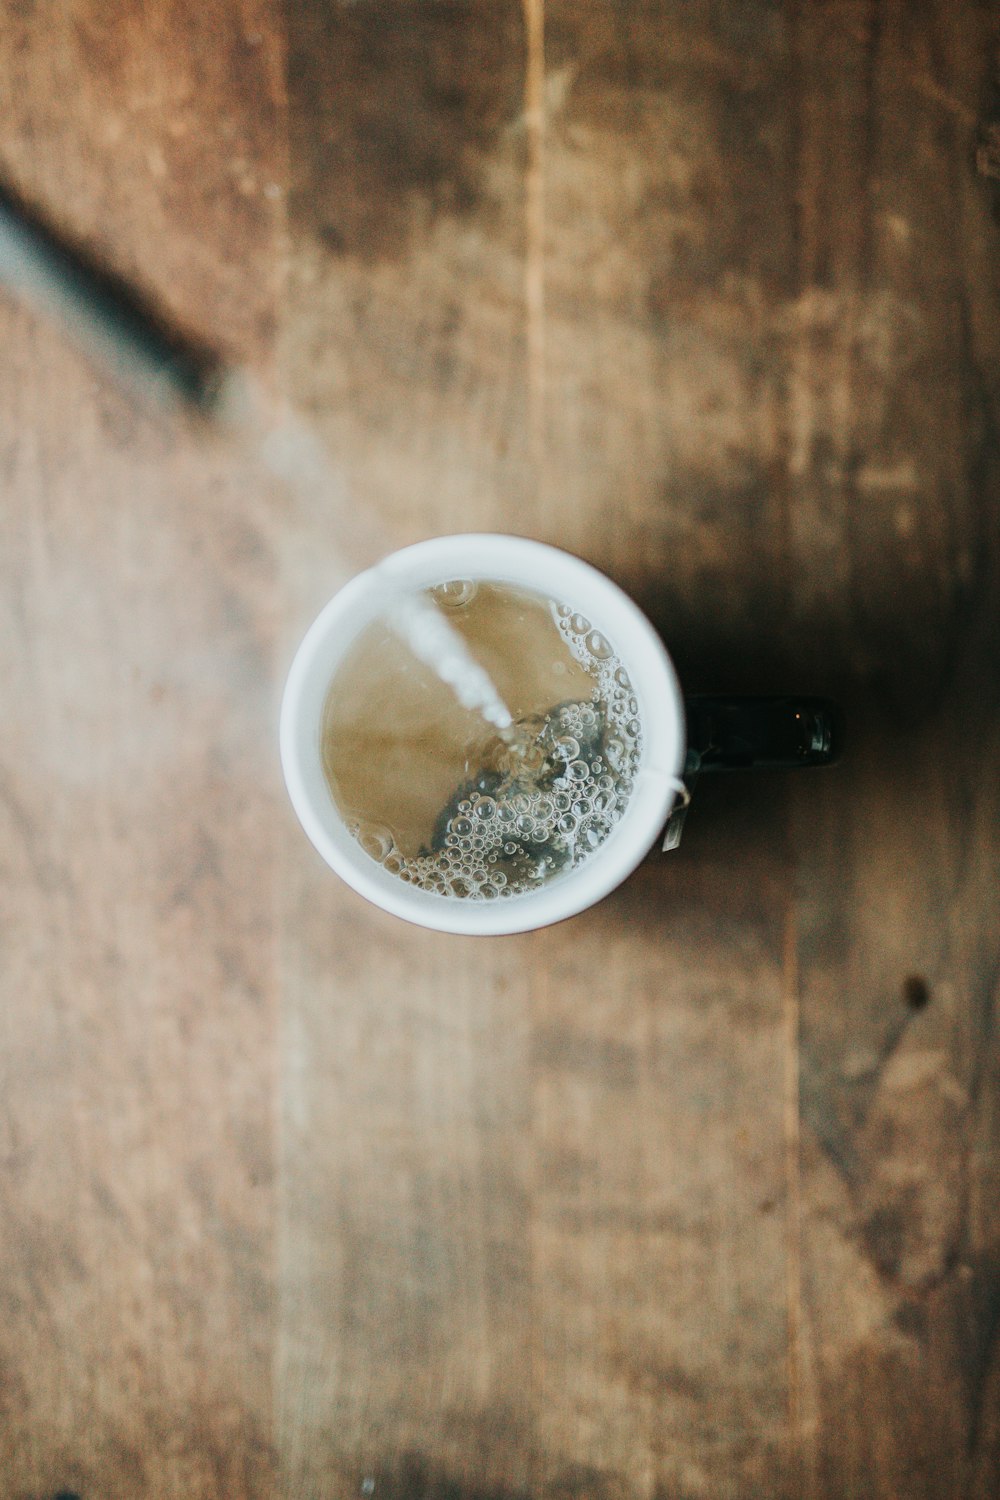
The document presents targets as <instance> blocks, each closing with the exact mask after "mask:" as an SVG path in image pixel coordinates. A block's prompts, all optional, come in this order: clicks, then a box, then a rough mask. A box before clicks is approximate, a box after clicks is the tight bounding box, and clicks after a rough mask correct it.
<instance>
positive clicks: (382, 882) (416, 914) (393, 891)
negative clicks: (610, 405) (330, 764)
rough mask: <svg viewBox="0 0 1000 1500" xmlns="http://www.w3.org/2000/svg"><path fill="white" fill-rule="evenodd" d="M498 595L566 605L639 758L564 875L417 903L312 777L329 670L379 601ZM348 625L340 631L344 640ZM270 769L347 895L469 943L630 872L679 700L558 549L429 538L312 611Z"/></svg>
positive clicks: (621, 611)
mask: <svg viewBox="0 0 1000 1500" xmlns="http://www.w3.org/2000/svg"><path fill="white" fill-rule="evenodd" d="M470 575H471V576H472V577H474V578H477V579H483V580H487V581H495V582H501V583H510V584H513V585H515V586H519V587H523V588H528V589H533V590H534V591H536V592H540V593H543V594H546V595H548V597H550V598H557V599H559V600H560V602H563V603H566V604H570V605H571V606H572V607H573V608H574V609H578V610H579V611H580V612H581V613H583V614H585V615H586V616H587V617H588V618H589V619H591V620H592V621H593V624H594V626H595V628H596V629H598V630H600V631H601V633H602V634H604V635H605V636H606V637H607V638H608V639H609V640H610V641H611V642H612V644H613V646H614V648H615V651H616V654H617V655H619V656H620V657H621V658H622V661H623V663H624V664H625V666H626V669H627V671H628V673H629V676H630V678H631V681H632V684H633V689H634V691H635V694H636V697H637V698H638V700H639V718H640V720H641V722H642V726H643V740H644V744H643V753H642V758H641V760H640V766H639V771H638V772H637V775H636V779H635V784H634V786H633V789H632V793H631V796H630V798H629V801H628V803H627V805H626V807H625V810H624V812H623V814H622V817H621V819H620V820H619V822H618V823H617V824H616V825H615V827H614V828H613V829H612V831H611V833H610V834H609V835H608V837H607V839H606V840H605V842H604V843H603V844H602V845H601V846H600V847H599V848H598V849H597V850H595V851H594V853H593V854H592V855H591V856H589V857H588V858H587V859H585V860H584V861H583V862H582V863H581V864H580V865H578V866H577V867H576V868H575V869H573V870H570V871H567V872H565V873H564V874H562V875H558V876H555V877H554V878H553V879H552V880H551V881H549V882H547V883H546V884H545V885H543V886H541V887H539V888H536V889H534V890H531V891H526V892H523V893H521V894H518V895H515V896H512V897H510V898H508V899H503V900H497V901H492V902H485V901H470V900H464V899H459V898H456V897H453V896H451V897H449V896H441V895H437V894H435V893H433V892H430V891H421V890H418V889H416V888H415V887H413V886H410V885H407V884H406V883H404V882H403V881H401V880H400V879H399V878H398V876H396V875H393V874H391V873H390V872H389V871H387V870H384V869H383V868H382V867H381V866H380V865H379V864H378V863H377V862H376V861H375V860H374V859H372V858H371V857H370V856H369V855H367V854H366V853H365V851H364V850H363V849H362V848H361V846H360V845H359V844H358V843H357V841H356V839H355V838H354V837H353V835H351V834H350V832H349V831H348V829H347V826H346V823H345V822H344V819H343V817H342V815H341V813H340V811H339V809H338V808H337V806H336V804H335V802H334V800H333V795H332V793H331V792H330V789H329V786H328V785H327V782H326V779H325V776H324V774H323V768H322V755H321V728H322V716H323V709H324V706H325V703H326V698H327V694H328V692H329V685H330V682H331V680H332V678H333V675H334V673H335V671H336V668H337V666H338V664H339V662H340V661H341V660H342V659H343V656H344V655H345V654H346V652H347V651H348V650H349V649H350V646H351V645H352V644H353V642H354V641H355V640H356V639H357V637H358V636H359V635H360V633H361V631H362V630H363V629H364V628H365V627H366V626H367V625H368V624H369V623H371V622H372V621H373V620H374V619H376V618H377V617H378V616H379V615H380V614H381V613H383V612H384V610H385V607H386V604H387V602H388V600H389V598H390V597H391V596H392V594H393V593H397V594H398V593H399V592H400V591H401V590H402V589H404V588H405V589H410V588H412V589H414V590H418V589H422V588H430V587H434V586H435V585H436V584H439V583H443V582H447V581H448V580H449V579H454V578H456V577H468V576H470ZM347 626H349V628H346V629H345V627H347ZM279 744H280V755H281V766H282V771H283V774H284V779H285V785H286V787H287V789H288V794H289V797H290V799H291V802H292V806H293V808H294V809H295V812H296V814H297V816H298V818H299V821H300V823H301V824H302V827H303V829H304V830H305V833H306V834H307V836H308V838H309V839H310V841H311V842H312V844H313V846H314V847H315V848H316V849H317V851H318V852H319V854H320V855H321V856H322V858H323V859H324V860H325V861H326V863H327V864H328V865H329V866H330V867H331V868H332V869H333V870H334V871H335V872H336V873H337V874H338V875H340V877H341V878H342V879H343V880H344V881H345V882H346V883H347V884H348V885H350V886H351V887H352V888H353V889H354V890H355V891H357V892H358V893H359V894H360V895H362V896H364V897H365V898H366V899H367V900H369V901H371V902H373V903H374V904H375V905H376V906H379V907H381V908H382V910H384V911H388V912H390V913H391V914H392V915H394V916H399V917H402V918H403V919H404V920H405V921H409V922H413V923H416V924H417V925H418V926H422V927H427V928H431V929H434V930H437V931H440V932H450V933H464V934H467V935H470V936H499V935H502V934H508V933H514V932H525V931H530V930H533V929H535V928H539V927H547V926H549V925H551V924H552V923H553V922H558V921H562V920H564V919H565V918H567V917H571V916H574V915H576V914H577V913H578V912H581V911H584V910H586V908H587V907H589V906H592V905H594V904H595V903H596V902H597V901H600V900H602V899H603V897H604V896H606V895H608V894H609V893H610V892H611V891H612V890H614V889H615V888H616V887H617V886H618V885H620V884H621V882H622V881H623V880H625V879H627V877H628V876H629V875H630V874H631V873H632V872H633V871H634V870H635V868H636V867H637V866H638V865H639V864H640V863H641V861H642V859H643V858H644V857H645V855H646V853H647V852H648V851H649V849H650V848H651V846H652V844H653V843H654V842H655V840H656V838H657V835H658V834H659V833H660V831H661V830H662V828H663V826H664V824H665V823H666V821H667V818H668V816H669V813H670V809H671V807H672V805H673V802H674V799H675V797H676V795H677V792H678V778H679V776H680V773H681V770H682V768H683V763H684V755H685V725H684V707H683V700H682V696H681V690H680V686H679V683H678V681H677V676H676V672H675V671H674V667H673V663H672V662H671V660H670V656H669V654H668V652H667V650H666V647H665V646H664V644H663V642H662V641H661V640H660V637H659V635H658V634H657V632H656V630H655V629H654V627H653V626H652V624H651V623H650V622H649V620H648V619H647V618H646V616H645V614H644V613H643V612H642V610H641V609H640V608H639V606H638V605H637V604H636V603H635V601H634V600H633V599H631V598H630V597H629V595H628V594H626V593H625V592H624V590H623V589H621V588H619V586H618V585H617V584H616V583H614V582H613V581H612V580H611V579H610V578H608V577H607V575H606V574H604V573H602V572H601V571H600V570H599V569H597V568H595V567H593V566H592V565H591V564H590V563H587V562H585V561H584V560H583V559H582V558H579V557H576V556H575V555H574V554H573V553H570V552H566V551H564V550H563V549H562V548H558V547H553V546H551V545H550V544H548V543H545V542H538V541H534V540H533V539H531V538H528V537H521V536H515V535H510V534H506V533H498V532H464V533H459V534H456V535H452V536H444V537H433V538H430V539H428V540H426V541H422V542H416V543H414V544H412V545H411V546H408V547H403V548H400V549H399V550H398V551H395V552H392V553H390V554H389V555H388V556H387V557H385V558H383V559H382V561H381V562H379V563H376V564H375V566H374V567H371V568H367V569H365V570H364V571H363V572H361V573H359V574H356V575H355V576H354V577H353V578H352V579H350V581H349V582H348V583H346V584H345V585H344V586H343V587H342V588H341V589H339V590H338V591H337V593H336V594H334V596H333V597H332V598H331V599H330V600H329V602H328V603H327V604H326V605H325V606H324V608H323V609H322V610H321V611H320V613H319V615H318V616H317V617H316V619H315V620H314V621H313V623H312V625H311V626H310V628H309V630H308V631H307V632H306V634H305V636H304V637H303V639H302V642H301V643H300V645H299V647H298V650H297V651H296V653H295V656H294V659H293V661H292V664H291V667H290V669H289V673H288V678H287V681H286V684H285V690H284V694H283V697H282V703H281V714H280V726H279Z"/></svg>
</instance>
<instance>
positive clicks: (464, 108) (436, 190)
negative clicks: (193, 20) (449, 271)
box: [287, 0, 524, 261]
mask: <svg viewBox="0 0 1000 1500" xmlns="http://www.w3.org/2000/svg"><path fill="white" fill-rule="evenodd" d="M287 16H288V22H289V75H290V76H289V87H290V89H291V90H292V92H293V94H294V97H295V101H296V108H295V112H294V115H293V146H294V150H295V155H294V166H293V187H295V186H296V184H298V185H299V186H298V190H297V191H294V193H293V199H292V210H293V212H294V214H295V215H296V218H297V219H298V220H300V221H301V222H302V223H303V224H308V225H310V226H312V228H313V229H314V230H315V232H316V233H317V234H318V236H319V238H320V239H321V240H322V241H323V243H324V244H325V245H326V246H327V248H328V249H329V250H330V251H331V253H333V254H334V255H349V256H357V257H359V258H360V259H361V260H363V261H379V260H382V259H385V258H389V257H396V256H399V255H401V254H405V253H406V252H407V251H408V250H410V249H411V248H412V236H413V233H414V230H415V228H417V227H418V226H419V224H420V222H421V214H422V212H426V213H429V214H430V216H431V217H434V216H435V215H437V214H442V213H447V214H457V215H467V214H469V213H471V212H472V211H473V210H474V209H475V208H476V206H477V204H479V202H480V200H481V198H482V195H483V192H484V181H483V178H484V168H485V165H486V162H487V160H488V157H489V153H490V150H491V148H492V147H493V145H494V144H495V142H496V139H497V136H498V134H499V133H500V132H501V131H502V130H504V129H505V128H508V127H510V126H511V125H512V123H513V122H514V120H515V118H516V116H517V115H518V113H519V111H520V108H521V95H522V77H523V52H524V41H523V29H522V23H521V18H520V10H519V7H518V6H516V5H515V4H514V3H513V0H489V3H488V4H487V5H485V6H479V7H478V8H477V13H476V21H475V25H472V24H470V18H469V15H468V13H467V11H466V9H465V7H464V6H462V5H460V4H457V3H454V0H430V3H422V4H420V5H419V6H408V7H407V8H406V9H405V11H404V12H401V11H400V9H399V6H398V5H396V4H394V3H392V0H374V3H368V4H364V5H357V6H356V5H350V6H342V5H330V4H326V3H323V0H310V3H309V4H307V5H292V6H290V7H289V8H288V11H287ZM404 17H405V19H404Z"/></svg>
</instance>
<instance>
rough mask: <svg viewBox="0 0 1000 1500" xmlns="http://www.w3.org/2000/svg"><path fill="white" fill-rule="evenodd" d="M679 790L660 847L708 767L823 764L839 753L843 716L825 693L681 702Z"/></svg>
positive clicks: (671, 842) (667, 845)
mask: <svg viewBox="0 0 1000 1500" xmlns="http://www.w3.org/2000/svg"><path fill="white" fill-rule="evenodd" d="M684 711H685V714H686V717H687V740H688V751H687V759H686V761H685V763H684V792H683V795H682V796H681V797H680V798H679V800H678V802H677V804H676V805H675V807H674V810H673V812H672V813H671V814H670V818H669V820H668V822H667V826H666V830H665V834H664V839H663V848H664V850H667V849H676V848H677V845H678V844H679V843H680V838H681V829H682V828H683V826H684V819H685V817H686V816H687V810H688V806H689V804H690V802H691V789H692V787H693V785H694V783H695V781H696V780H697V779H698V777H699V776H700V775H702V774H703V773H705V772H708V771H756V770H761V771H787V770H792V769H794V768H796V767H799V766H828V765H832V764H833V762H834V761H835V760H837V759H838V757H839V756H840V753H841V750H842V748H843V742H844V716H843V714H842V713H841V711H840V709H839V708H838V707H837V705H836V704H835V703H832V702H831V701H830V700H829V699H828V698H797V697H789V698H777V697H775V698H752V697H726V698H721V697H720V698H716V697H711V696H703V695H700V694H699V695H697V696H695V697H691V698H687V699H685V702H684Z"/></svg>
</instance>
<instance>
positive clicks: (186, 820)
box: [0, 0, 280, 1500]
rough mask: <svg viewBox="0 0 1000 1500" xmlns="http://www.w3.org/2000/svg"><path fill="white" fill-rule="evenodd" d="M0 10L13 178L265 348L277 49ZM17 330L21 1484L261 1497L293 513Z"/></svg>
mask: <svg viewBox="0 0 1000 1500" xmlns="http://www.w3.org/2000/svg"><path fill="white" fill-rule="evenodd" d="M3 10H4V17H3V23H2V25H0V70H2V76H3V80H4V86H3V101H4V102H3V133H2V170H3V172H4V174H5V175H6V176H7V178H8V179H9V180H12V181H14V182H16V183H17V185H18V186H19V187H20V188H21V190H22V191H23V192H24V193H25V195H26V196H28V197H30V198H31V199H32V200H33V201H34V202H35V203H36V204H37V205H38V207H39V208H40V209H42V210H43V211H44V212H45V213H46V214H48V215H49V216H51V217H52V218H54V219H56V220H57V221H59V222H60V223H61V224H62V225H63V227H64V228H65V230H66V231H67V232H69V233H72V234H73V236H74V237H76V238H79V239H83V240H85V241H87V242H88V243H89V244H90V245H91V246H92V247H93V250H94V253H95V254H96V255H98V256H99V257H100V258H101V259H103V260H104V261H105V262H106V263H107V264H108V265H110V266H112V267H114V268H115V269H117V270H118V271H120V272H121V273H122V274H124V275H127V276H133V277H136V278H137V279H138V280H139V281H140V283H141V284H142V286H143V287H144V288H145V289H146V290H147V291H148V292H149V294H150V295H152V296H153V297H154V298H155V299H157V300H158V301H159V302H160V303H161V305H162V306H163V307H164V308H165V309H166V310H167V312H168V313H169V314H170V315H172V316H173V317H174V318H176V319H177V320H178V321H179V322H180V323H182V324H183V325H186V326H188V327H189V328H191V329H194V330H197V331H199V332H201V333H202V334H203V335H204V336H205V337H206V338H207V339H209V340H211V341H213V342H214V341H218V342H220V343H221V344H222V345H223V346H225V347H227V348H229V349H230V350H231V351H232V352H233V353H234V354H237V355H239V356H241V357H244V358H248V359H254V360H257V359H259V358H260V357H261V356H264V357H266V356H267V353H268V350H269V346H270V342H271V338H272V330H273V327H274V320H275V310H276V289H277V282H276V275H275V268H276V261H275V254H274V251H275V244H276V241H277V230H278V224H279V221H278V218H277V214H276V210H275V206H274V203H273V202H272V200H271V199H269V198H268V197H267V196H266V195H265V193H264V186H265V184H266V183H267V182H269V181H271V180H272V173H273V172H274V171H275V170H276V168H277V167H278V164H279V155H280V153H279V142H278V135H277V130H276V121H277V118H278V115H277V111H278V104H279V99H278V93H279V83H280V75H279V71H278V67H277V58H278V53H277V47H276V40H277V35H276V32H275V28H274V26H273V23H270V24H268V22H267V18H266V15H265V13H264V12H263V10H262V9H260V8H258V7H256V6H255V5H253V4H247V5H245V6H238V5H228V4H227V5H214V6H212V5H210V6H207V7H206V6H204V5H184V4H166V3H158V4H153V5H148V6H145V7H143V9H142V11H141V13H140V12H137V11H136V10H135V8H134V7H132V6H129V5H121V6H108V5H105V4H90V3H87V0H75V3H72V4H68V5H51V4H40V5H37V6H22V5H13V4H11V5H6V6H4V8H3ZM265 31H266V34H265ZM254 37H256V41H254V40H253V38H254ZM237 160H239V161H242V164H243V165H242V166H241V167H240V168H239V170H238V171H237V167H236V162H237ZM279 207H280V205H279ZM0 320H2V323H3V334H2V343H3V349H4V355H3V360H2V361H0V381H2V386H3V391H2V396H0V411H2V417H0V453H2V459H0V462H2V466H3V467H2V472H3V494H4V547H3V551H2V558H0V567H2V570H3V589H2V596H0V597H2V610H3V624H2V627H0V651H2V655H3V681H4V686H5V693H4V700H5V712H4V732H3V753H2V771H0V825H2V833H0V859H2V864H3V878H2V885H0V902H2V913H3V932H4V939H3V947H2V959H0V963H2V970H3V985H4V996H5V1000H4V1006H3V1012H2V1016H3V1019H2V1023H0V1024H2V1044H0V1077H2V1083H0V1097H2V1101H3V1102H2V1125H0V1141H2V1146H0V1160H2V1167H0V1201H2V1218H3V1231H2V1245H3V1249H2V1275H0V1287H2V1298H3V1316H2V1318H0V1369H2V1379H0V1491H2V1493H3V1494H4V1496H10V1497H17V1500H22V1497H23V1500H35V1497H36V1496H39V1497H40V1496H49V1495H52V1494H55V1493H57V1492H63V1491H67V1492H71V1493H77V1494H80V1495H83V1496H87V1497H91V1496H98V1495H99V1496H102V1497H108V1500H112V1497H115V1500H135V1497H139V1496H156V1497H158V1500H159V1497H178V1500H180V1497H182V1496H183V1497H185V1500H191V1497H202V1496H204V1497H208V1496H213V1497H216V1496H217V1497H219V1500H221V1497H223V1496H225V1497H227V1500H233V1497H237V1496H254V1497H258V1496H263V1495H268V1494H272V1493H273V1488H272V1474H273V1464H272V1423H271V1357H272V1346H273V1336H274V1305H275V1304H274V1295H273V1292H274V1267H273V1258H272V1242H273V1225H274V1216H275V1201H276V1200H275V1194H274V1167H275V1148H274V1140H273V1118H274V1116H273V1103H272V1101H273V1097H274V1089H275V1073H276V1051H275V1038H276V1026H275V985H274V977H273V956H272V945H273V935H274V929H273V917H272V898H271V893H270V886H269V882H268V879H267V878H266V876H265V878H263V879H262V878H261V874H262V872H266V871H268V870H270V869H271V867H272V865H273V852H272V850H273V842H274V808H275V806H276V792H277V778H276V776H275V773H274V769H273V754H272V751H271V746H270V726H271V722H272V714H273V706H274V705H273V680H274V668H273V649H274V647H273V641H274V625H273V618H274V594H275V568H274V562H273V558H272V554H271V549H270V543H269V540H268V536H267V529H266V506H267V503H268V502H267V495H266V492H265V491H264V490H262V489H261V488H260V485H259V483H258V482H256V481H255V480H254V479H253V476H252V475H250V474H248V473H246V472H245V471H240V472H234V471H233V469H232V466H231V464H229V462H228V461H224V459H223V457H222V456H221V455H214V454H208V453H204V452H203V451H201V449H200V447H199V445H197V444H196V443H195V442H194V441H193V440H192V438H191V437H190V435H185V434H184V433H182V432H180V431H178V430H175V429H173V428H171V427H168V426H164V425H162V424H158V423H157V422H155V421H154V420H152V419H151V418H150V417H148V416H146V415H143V414H141V413H138V412H136V411H135V410H134V409H133V408H132V407H131V406H130V405H129V403H128V401H127V400H126V399H125V398H124V397H123V396H121V395H120V394H119V393H118V392H117V391H115V390H113V389H110V388H109V387H108V385H107V384H106V382H105V381H104V380H103V378H102V377H101V376H100V375H99V374H98V373H96V372H95V371H93V370H92V369H90V368H89V367H88V366H87V365H85V364H84V363H83V361H82V360H81V359H80V358H79V357H78V356H77V354H76V353H75V351H74V350H72V349H71V348H69V347H67V345H66V344H65V343H64V341H63V339H62V338H61V336H60V334H59V333H58V331H55V330H53V329H51V328H49V327H47V326H45V325H44V324H43V323H41V322H39V321H38V320H37V319H35V318H34V317H32V316H31V315H29V314H28V313H26V312H24V311H21V310H18V309H16V308H13V307H12V306H10V305H9V304H8V303H7V302H6V301H3V303H2V304H0ZM255 484H256V489H255Z"/></svg>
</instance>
